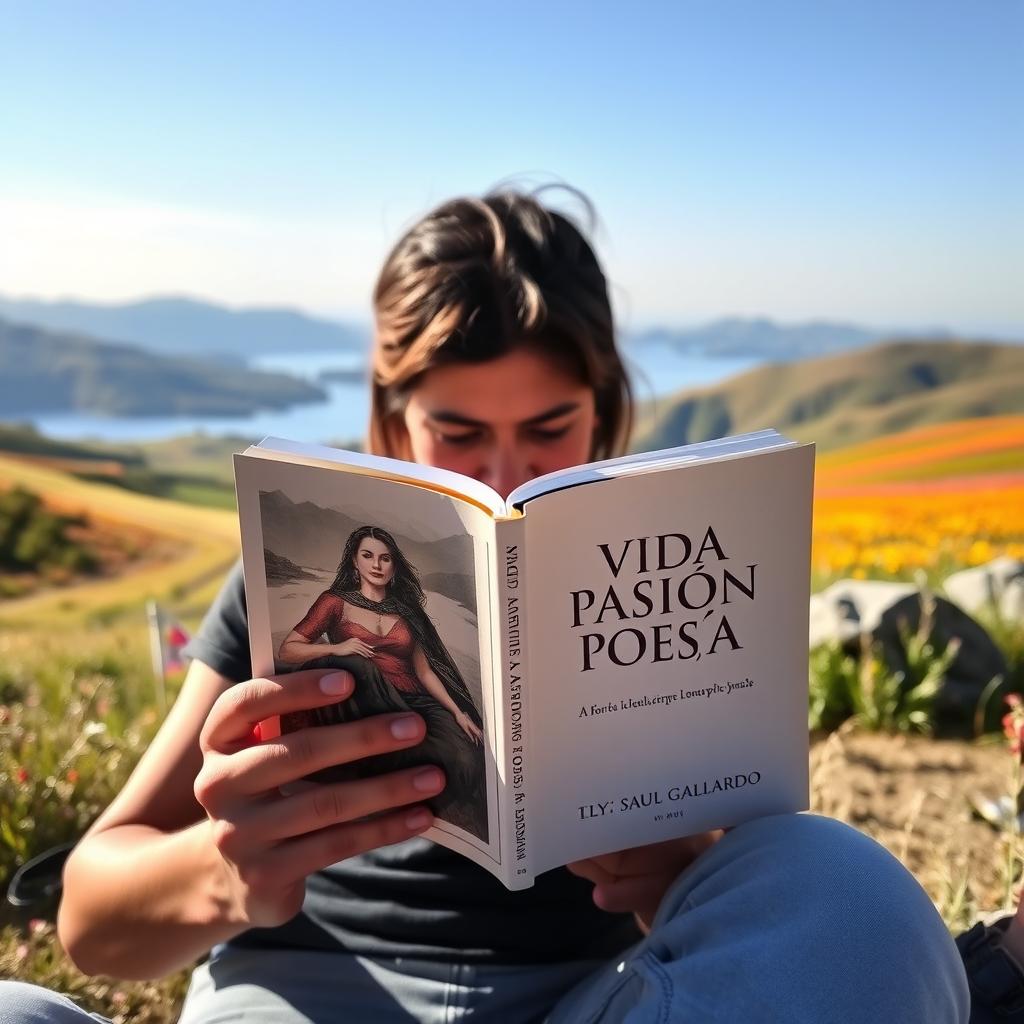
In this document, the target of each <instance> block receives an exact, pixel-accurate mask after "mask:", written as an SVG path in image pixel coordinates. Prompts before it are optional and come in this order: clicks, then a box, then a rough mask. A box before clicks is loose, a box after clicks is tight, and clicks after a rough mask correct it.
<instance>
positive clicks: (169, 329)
mask: <svg viewBox="0 0 1024 1024" xmlns="http://www.w3.org/2000/svg"><path fill="white" fill-rule="evenodd" d="M0 317H5V318H6V319H8V320H11V321H14V322H18V323H26V324H32V325H33V326H36V327H45V328H48V329H50V330H58V331H73V332H76V333H81V334H89V335H91V336H93V337H95V338H100V339H103V340H105V341H113V342H121V343H128V344H133V345H138V346H141V347H142V348H145V349H149V350H151V351H154V352H162V353H165V354H169V355H198V356H202V357H204V358H209V357H220V358H227V359H229V360H233V361H236V362H237V361H239V360H245V359H247V358H249V357H251V356H257V355H267V354H271V353H282V352H285V353H287V352H322V351H332V350H333V351H347V352H352V351H355V352H361V353H362V352H366V351H367V350H368V348H369V342H370V328H369V326H366V325H360V324H357V323H344V322H341V321H334V320H328V319H324V318H318V317H313V316H309V315H307V314H305V313H301V312H298V311H296V310H289V309H258V308H249V309H229V308H228V307H226V306H220V305H217V304H216V303H212V302H202V301H199V300H197V299H190V298H180V297H173V296H168V297H160V298H152V299H146V300H143V301H139V302H130V303H125V304H122V305H100V304H97V303H90V302H78V301H66V302H46V301H43V300H39V299H12V298H6V297H4V296H2V295H0ZM902 333H904V332H898V331H891V330H884V329H879V328H871V327H864V326H862V325H858V324H850V323H842V322H837V321H828V320H812V321H808V322H806V323H797V324H780V323H778V322H776V321H774V320H770V319H768V318H766V317H724V318H721V319H718V320H713V321H710V322H709V323H706V324H703V325H700V326H694V327H682V328H680V327H667V326H666V327H655V328H649V329H646V330H643V331H635V332H632V333H630V334H629V335H628V336H627V337H625V339H624V342H625V347H626V349H627V351H628V349H630V348H635V347H642V346H644V345H650V344H663V345H669V346H671V347H672V348H675V349H677V350H679V351H680V352H683V353H687V354H699V355H703V356H708V357H719V356H722V357H725V356H732V357H736V356H739V357H753V358H758V359H764V360H784V361H790V360H794V359H804V358H813V357H815V356H822V355H829V354H830V353H833V352H841V351H847V350H849V349H853V348H859V347H861V346H864V345H868V344H871V343H873V342H877V341H881V340H883V339H893V338H895V337H898V336H900V335H901V334H902ZM919 334H921V335H924V336H927V337H929V338H934V339H940V338H951V337H953V334H952V333H950V332H948V331H943V330H932V329H929V330H927V331H921V332H919Z"/></svg>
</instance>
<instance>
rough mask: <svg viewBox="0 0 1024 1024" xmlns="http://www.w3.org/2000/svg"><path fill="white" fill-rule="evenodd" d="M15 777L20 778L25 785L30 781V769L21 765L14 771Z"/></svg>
mask: <svg viewBox="0 0 1024 1024" xmlns="http://www.w3.org/2000/svg"><path fill="white" fill-rule="evenodd" d="M14 777H15V778H16V779H17V780H18V782H19V783H21V785H23V786H24V785H25V783H26V782H28V769H27V768H24V767H19V768H18V770H17V771H16V772H15V773H14Z"/></svg>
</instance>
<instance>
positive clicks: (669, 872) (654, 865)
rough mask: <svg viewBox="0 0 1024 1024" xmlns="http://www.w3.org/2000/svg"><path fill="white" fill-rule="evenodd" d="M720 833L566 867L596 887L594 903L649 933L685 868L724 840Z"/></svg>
mask: <svg viewBox="0 0 1024 1024" xmlns="http://www.w3.org/2000/svg"><path fill="white" fill-rule="evenodd" d="M722 834H723V833H722V832H721V831H714V832H703V833H701V834H700V835H696V836H688V837H686V838H685V839H669V840H666V841H665V842H663V843H652V844H651V845H650V846H637V847H634V848H633V849H631V850H620V851H619V852H618V853H607V854H604V855H603V856H601V857H590V858H588V859H587V860H579V861H575V862H574V863H572V864H569V865H567V867H568V868H569V870H570V871H571V872H572V873H573V874H574V875H579V876H580V878H586V879H587V880H588V881H591V882H593V883H594V903H596V904H597V906H599V907H600V908H601V909H602V910H607V911H609V912H611V913H632V914H635V915H636V918H637V921H638V922H639V924H640V926H641V927H642V928H643V929H644V931H645V932H646V931H649V930H650V927H651V922H652V921H653V920H654V915H655V914H656V913H657V910H658V906H659V905H660V904H661V900H662V897H664V895H665V893H666V892H667V891H668V888H669V886H670V885H671V884H672V883H673V882H674V881H675V880H676V878H677V877H678V876H679V874H680V872H682V871H683V869H684V868H687V867H689V866H690V865H691V864H692V863H693V862H694V861H695V860H696V859H697V858H698V857H699V856H700V855H701V854H702V853H703V852H704V851H705V850H706V849H708V848H709V847H710V846H713V845H714V844H715V843H716V842H718V840H719V839H721V838H722Z"/></svg>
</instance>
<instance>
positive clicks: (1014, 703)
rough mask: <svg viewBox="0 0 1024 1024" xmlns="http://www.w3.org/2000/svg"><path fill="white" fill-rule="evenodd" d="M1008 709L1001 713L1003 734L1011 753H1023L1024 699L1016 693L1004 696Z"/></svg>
mask: <svg viewBox="0 0 1024 1024" xmlns="http://www.w3.org/2000/svg"><path fill="white" fill-rule="evenodd" d="M1006 704H1007V706H1008V707H1009V709H1010V710H1009V711H1007V712H1006V714H1005V715H1003V719H1002V722H1003V735H1004V736H1005V737H1006V739H1007V740H1008V743H1007V746H1008V747H1009V748H1010V753H1012V754H1018V755H1020V754H1024V700H1021V696H1020V694H1018V693H1011V694H1008V695H1007V696H1006Z"/></svg>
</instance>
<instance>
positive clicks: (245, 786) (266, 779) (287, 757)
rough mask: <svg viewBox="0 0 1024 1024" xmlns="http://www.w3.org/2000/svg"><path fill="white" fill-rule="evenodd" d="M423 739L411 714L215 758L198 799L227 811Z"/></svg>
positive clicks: (321, 728) (289, 736) (322, 729)
mask: <svg viewBox="0 0 1024 1024" xmlns="http://www.w3.org/2000/svg"><path fill="white" fill-rule="evenodd" d="M425 734H426V726H425V725H424V722H423V719H422V718H420V716H419V715H416V714H412V713H409V712H404V713H402V714H396V715H371V716H369V717H368V718H361V719H359V720H358V721H355V722H345V723H342V724H340V725H318V726H312V727H310V728H308V729H299V730H297V731H296V732H290V733H286V734H285V735H283V736H280V737H279V738H277V739H276V740H272V741H270V742H268V743H260V744H258V745H257V746H250V747H245V748H244V749H241V750H237V751H234V752H232V753H229V754H226V755H223V756H221V757H215V758H212V759H211V760H210V761H209V763H207V764H204V765H203V768H202V770H201V771H200V772H199V776H198V778H197V779H196V784H195V789H196V797H197V799H198V800H199V802H200V803H201V804H202V805H203V806H204V807H205V808H206V809H207V810H208V811H216V810H222V811H223V810H227V809H228V807H229V806H231V804H233V803H234V802H235V801H236V800H237V799H238V797H239V796H255V795H257V794H259V793H266V792H268V791H272V790H275V789H278V788H279V787H281V786H285V785H288V784H289V783H292V782H295V781H297V780H298V779H301V778H303V777H304V776H306V775H311V774H313V773H314V772H318V771H321V770H322V769H324V768H331V767H334V766H335V765H342V764H351V763H352V762H353V761H359V760H361V759H362V758H364V757H372V756H373V755H375V754H387V753H391V752H392V751H394V750H404V749H405V748H406V747H411V746H414V745H415V744H417V743H419V742H420V741H421V740H422V739H423V737H424V735H425Z"/></svg>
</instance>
